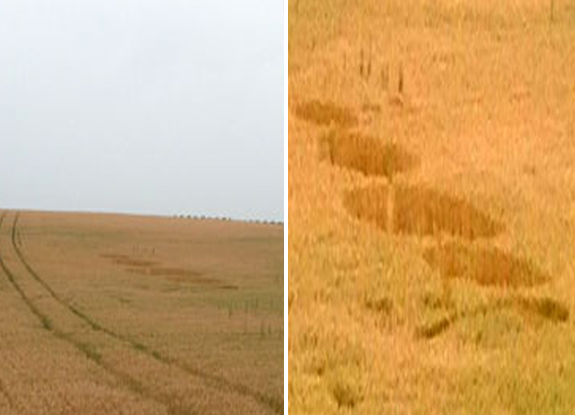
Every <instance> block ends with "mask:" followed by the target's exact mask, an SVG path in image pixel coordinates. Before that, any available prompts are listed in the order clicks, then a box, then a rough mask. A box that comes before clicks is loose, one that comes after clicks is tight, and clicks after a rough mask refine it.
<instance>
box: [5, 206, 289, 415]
mask: <svg viewBox="0 0 575 415" xmlns="http://www.w3.org/2000/svg"><path fill="white" fill-rule="evenodd" d="M0 304H1V307H2V312H1V313H0V353H1V356H2V358H1V359H0V414H2V415H4V414H7V415H10V414H14V415H16V414H17V415H21V414H30V415H39V414H94V415H95V414H110V415H111V414H174V415H177V414H221V413H235V414H246V413H250V414H251V413H254V414H278V413H282V411H283V227H282V226H279V225H273V224H251V223H241V222H230V221H218V220H195V219H183V218H159V217H138V216H121V215H93V214H61V213H58V214H57V213H36V212H34V213H32V212H22V213H18V212H12V211H3V212H0Z"/></svg>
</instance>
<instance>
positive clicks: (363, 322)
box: [288, 0, 575, 415]
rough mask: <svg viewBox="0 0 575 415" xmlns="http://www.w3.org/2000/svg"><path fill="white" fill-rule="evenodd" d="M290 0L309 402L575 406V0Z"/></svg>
mask: <svg viewBox="0 0 575 415" xmlns="http://www.w3.org/2000/svg"><path fill="white" fill-rule="evenodd" d="M288 8H289V26H288V35H289V46H288V47H289V51H288V56H289V62H288V69H289V77H288V92H289V108H288V111H289V113H288V114H289V115H288V130H289V147H288V163H289V164H288V172H289V173H288V206H289V211H288V212H289V236H288V251H289V260H288V267H289V278H288V286H289V288H288V311H289V337H288V359H289V363H288V367H289V372H288V374H289V381H288V394H289V408H290V414H294V415H297V414H331V413H347V414H351V413H357V414H381V413H422V414H428V413H445V414H452V413H497V414H515V413H517V414H526V413H532V414H540V413H554V414H562V413H565V414H567V413H572V411H573V408H575V392H574V391H575V352H574V351H575V316H574V315H575V290H574V288H573V287H574V284H575V244H574V236H573V235H574V228H575V152H574V150H573V145H574V140H575V129H574V127H575V72H574V69H575V19H574V18H573V16H575V4H574V3H573V2H571V1H567V0H550V1H549V0H517V1H495V0H486V1H480V0H470V1H460V0H437V1H429V0H405V1H400V0H389V1H385V2H383V1H378V0H365V1H351V0H326V1H321V2H319V1H311V0H290V2H289V6H288Z"/></svg>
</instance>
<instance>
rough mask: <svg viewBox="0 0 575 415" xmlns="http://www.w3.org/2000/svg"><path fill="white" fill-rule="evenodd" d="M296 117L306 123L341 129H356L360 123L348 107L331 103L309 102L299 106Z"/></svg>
mask: <svg viewBox="0 0 575 415" xmlns="http://www.w3.org/2000/svg"><path fill="white" fill-rule="evenodd" d="M295 115H296V116H297V117H299V118H301V119H303V120H305V121H308V122H311V123H313V124H316V125H322V126H329V125H331V124H334V125H336V126H339V127H345V128H349V127H354V126H355V125H357V123H358V119H357V116H356V115H355V114H354V113H353V111H352V110H351V109H349V108H346V107H340V106H338V105H335V104H333V103H331V102H321V101H316V100H313V101H307V102H304V103H302V104H299V105H298V106H297V107H296V109H295Z"/></svg>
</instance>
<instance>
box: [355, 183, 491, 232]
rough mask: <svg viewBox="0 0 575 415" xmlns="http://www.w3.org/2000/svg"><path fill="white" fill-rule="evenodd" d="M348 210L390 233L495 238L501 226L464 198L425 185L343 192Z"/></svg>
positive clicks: (382, 186)
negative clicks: (443, 234)
mask: <svg viewBox="0 0 575 415" xmlns="http://www.w3.org/2000/svg"><path fill="white" fill-rule="evenodd" d="M344 205H345V207H346V209H347V210H348V211H349V213H350V214H351V215H352V216H354V217H356V218H358V219H360V220H362V221H365V222H367V223H372V224H374V225H375V226H377V227H378V228H380V229H382V230H383V231H385V232H388V233H395V234H406V235H419V236H429V235H432V236H433V235H440V234H442V233H445V234H448V235H452V236H457V237H460V238H465V239H469V240H473V239H476V238H479V237H483V238H485V237H493V236H495V235H497V234H498V233H499V232H501V230H502V226H501V225H500V224H499V223H498V222H496V221H494V220H492V219H491V218H490V217H489V216H488V215H487V214H485V213H483V212H481V211H480V210H479V209H477V208H475V207H474V206H473V205H471V204H470V203H468V202H466V201H465V200H464V199H461V198H458V197H453V196H449V195H446V194H442V193H439V192H436V191H434V190H431V189H428V188H425V187H418V186H413V187H406V186H389V185H377V186H370V187H366V188H360V189H354V190H351V191H349V192H347V193H346V194H345V195H344Z"/></svg>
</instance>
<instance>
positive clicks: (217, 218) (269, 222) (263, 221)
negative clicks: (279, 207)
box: [173, 214, 284, 226]
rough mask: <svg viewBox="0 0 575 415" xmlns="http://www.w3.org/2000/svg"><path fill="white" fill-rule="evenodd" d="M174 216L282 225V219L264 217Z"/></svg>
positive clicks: (175, 216)
mask: <svg viewBox="0 0 575 415" xmlns="http://www.w3.org/2000/svg"><path fill="white" fill-rule="evenodd" d="M173 217H174V218H177V219H191V220H219V221H224V222H232V221H233V222H245V223H257V224H261V225H275V226H283V225H284V223H283V221H279V220H278V221H274V220H266V219H232V218H230V217H227V216H207V215H182V214H180V215H178V214H176V215H174V216H173Z"/></svg>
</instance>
